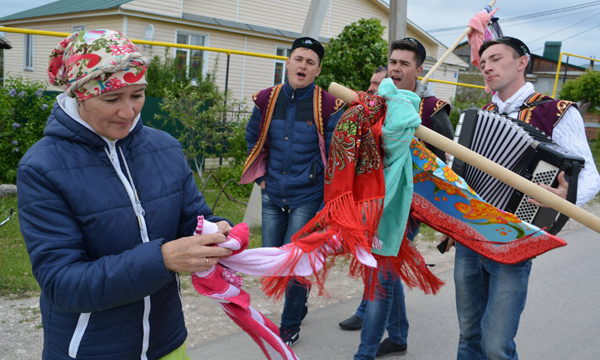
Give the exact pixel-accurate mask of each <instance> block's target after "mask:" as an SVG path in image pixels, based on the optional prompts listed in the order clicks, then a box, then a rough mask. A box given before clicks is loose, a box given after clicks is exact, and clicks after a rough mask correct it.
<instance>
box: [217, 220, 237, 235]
mask: <svg viewBox="0 0 600 360" xmlns="http://www.w3.org/2000/svg"><path fill="white" fill-rule="evenodd" d="M217 226H218V227H219V234H223V235H225V236H227V235H229V231H231V229H233V228H232V227H231V225H229V223H228V222H227V221H225V220H222V221H219V222H218V223H217Z"/></svg>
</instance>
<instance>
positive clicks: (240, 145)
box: [225, 119, 248, 175]
mask: <svg viewBox="0 0 600 360" xmlns="http://www.w3.org/2000/svg"><path fill="white" fill-rule="evenodd" d="M247 125H248V119H244V120H242V121H239V122H234V123H231V126H230V127H229V131H230V135H229V137H228V141H229V151H227V153H225V157H229V158H232V159H233V161H231V163H232V165H234V166H240V165H244V162H246V157H248V145H247V144H246V126H247ZM240 175H241V174H240Z"/></svg>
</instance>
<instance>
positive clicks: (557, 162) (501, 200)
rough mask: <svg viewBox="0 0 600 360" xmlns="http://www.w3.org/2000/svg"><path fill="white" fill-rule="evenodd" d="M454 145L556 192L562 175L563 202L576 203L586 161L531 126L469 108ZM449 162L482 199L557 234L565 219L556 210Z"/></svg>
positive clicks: (458, 162) (452, 160)
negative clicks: (566, 186)
mask: <svg viewBox="0 0 600 360" xmlns="http://www.w3.org/2000/svg"><path fill="white" fill-rule="evenodd" d="M454 141H455V142H458V143H459V144H461V145H463V146H465V147H467V148H469V149H471V150H473V151H474V152H476V153H478V154H479V155H482V156H483V157H485V158H487V159H489V160H491V161H493V162H495V163H497V164H499V165H501V166H503V167H505V168H506V169H508V170H510V171H512V172H514V173H516V174H518V175H520V176H522V177H524V178H525V179H527V180H530V181H532V182H535V183H542V184H546V185H548V186H551V187H554V188H556V187H557V186H558V174H559V173H560V172H561V171H564V172H565V179H566V180H567V181H568V182H569V193H568V195H567V200H568V201H570V202H572V203H575V202H576V200H577V178H578V176H579V172H580V171H581V169H582V168H583V165H584V162H585V161H584V159H583V158H581V157H580V156H577V155H575V154H573V153H570V152H569V151H567V150H566V149H564V148H562V147H560V146H559V145H558V144H556V143H555V142H554V141H552V139H551V138H550V137H549V136H548V135H546V134H545V133H544V132H542V131H540V130H539V129H538V128H536V127H534V126H532V125H530V124H527V123H525V122H523V121H519V120H515V119H511V118H508V117H505V116H502V115H499V114H497V113H492V112H488V111H484V110H477V109H469V110H465V111H463V112H462V114H461V116H460V120H459V123H458V125H457V126H456V132H455V136H454ZM448 163H449V164H448V165H449V166H451V168H452V170H454V172H456V173H457V174H458V175H460V176H461V177H462V178H463V179H464V180H465V181H466V182H467V184H469V186H470V187H471V188H472V189H473V190H474V191H475V192H477V194H479V196H481V198H482V199H484V200H485V201H486V202H488V203H490V204H491V205H493V206H495V207H497V208H499V209H502V210H504V211H508V212H511V213H513V214H515V216H517V217H518V218H519V219H520V220H522V221H526V222H528V223H530V224H533V225H535V226H537V227H539V228H546V231H547V232H549V233H551V234H556V233H558V232H559V231H560V229H561V228H562V227H563V226H564V224H565V223H566V221H567V220H568V217H567V216H565V215H562V214H560V213H558V212H557V211H556V210H554V209H551V208H540V207H537V206H535V205H533V204H530V203H529V202H527V199H529V196H528V195H526V194H523V193H522V192H520V191H518V190H516V189H514V188H512V187H510V186H509V185H507V184H504V183H503V182H501V181H500V180H498V179H496V178H494V177H492V176H490V175H488V174H486V173H485V172H483V171H481V170H479V169H477V168H475V167H473V166H470V165H469V164H467V163H465V162H463V161H461V160H459V159H458V158H453V157H451V158H450V160H449V162H448Z"/></svg>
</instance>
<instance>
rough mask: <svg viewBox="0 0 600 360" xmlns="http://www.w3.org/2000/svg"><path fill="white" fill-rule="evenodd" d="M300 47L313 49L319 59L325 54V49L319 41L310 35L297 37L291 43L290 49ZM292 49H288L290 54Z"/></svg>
mask: <svg viewBox="0 0 600 360" xmlns="http://www.w3.org/2000/svg"><path fill="white" fill-rule="evenodd" d="M300 47H302V48H307V49H310V50H312V51H314V52H315V53H316V54H317V56H318V57H319V60H323V56H324V55H325V49H323V45H321V43H320V42H318V41H317V40H315V39H313V38H310V37H301V38H297V39H296V40H294V43H293V44H292V51H294V50H295V49H297V48H300ZM292 51H290V54H291V53H292Z"/></svg>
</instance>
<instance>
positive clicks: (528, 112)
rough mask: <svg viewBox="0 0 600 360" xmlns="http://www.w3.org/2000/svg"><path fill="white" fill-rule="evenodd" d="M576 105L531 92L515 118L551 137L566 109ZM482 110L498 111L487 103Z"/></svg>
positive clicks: (492, 104) (496, 107) (493, 105)
mask: <svg viewBox="0 0 600 360" xmlns="http://www.w3.org/2000/svg"><path fill="white" fill-rule="evenodd" d="M571 106H574V107H575V108H577V105H576V104H575V103H573V102H571V101H566V100H555V99H553V98H551V97H550V96H548V95H544V94H541V93H538V92H535V93H533V94H531V96H529V97H528V98H527V100H525V102H524V103H523V105H522V106H521V108H520V110H519V113H518V115H517V120H521V121H524V122H526V123H528V124H531V125H533V126H535V127H537V128H538V129H540V130H542V131H543V132H545V133H546V134H547V135H548V136H550V137H552V130H554V127H555V126H556V125H557V124H558V122H559V121H560V119H562V117H563V116H564V115H565V113H566V112H567V110H568V109H569V108H570V107H571ZM483 110H488V111H494V112H498V106H496V104H494V103H489V104H487V105H485V106H484V107H483Z"/></svg>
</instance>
